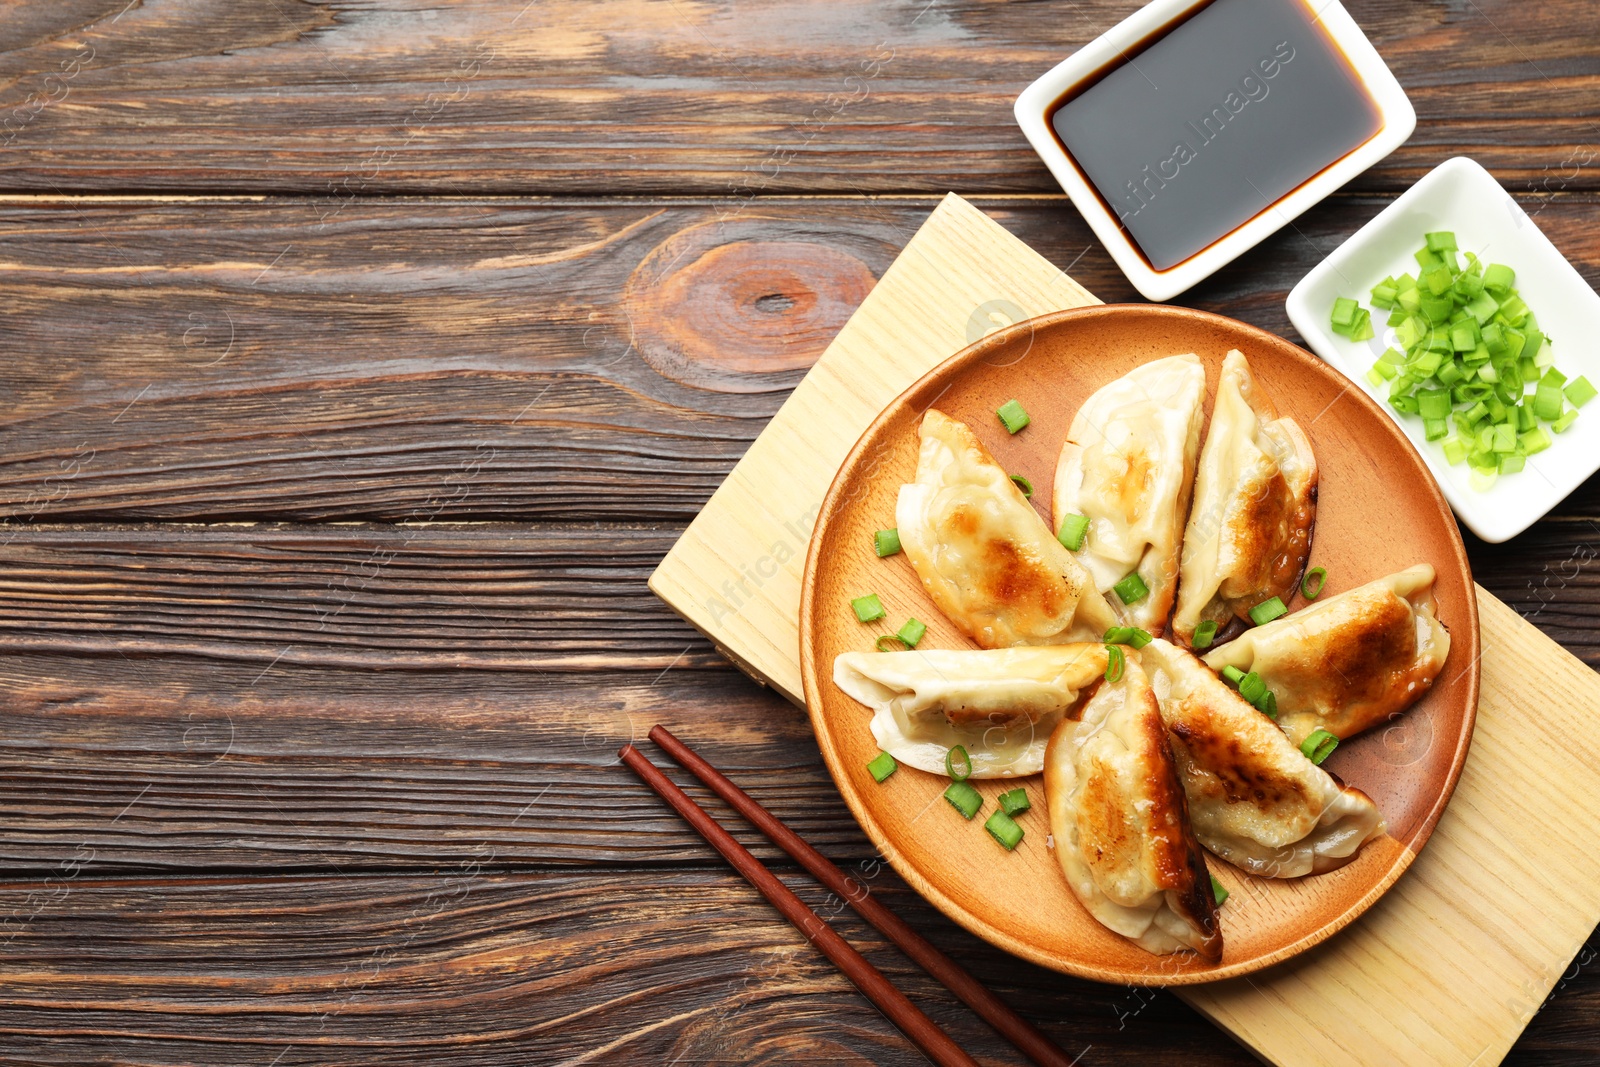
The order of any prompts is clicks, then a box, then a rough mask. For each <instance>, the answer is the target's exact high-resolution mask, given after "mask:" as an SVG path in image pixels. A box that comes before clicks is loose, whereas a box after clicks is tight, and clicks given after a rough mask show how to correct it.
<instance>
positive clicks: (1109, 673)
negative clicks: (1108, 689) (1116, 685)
mask: <svg viewBox="0 0 1600 1067" xmlns="http://www.w3.org/2000/svg"><path fill="white" fill-rule="evenodd" d="M1124 662H1125V661H1124V658H1123V655H1122V646H1121V645H1107V646H1106V681H1108V682H1115V681H1119V680H1120V679H1121V678H1122V666H1123V663H1124Z"/></svg>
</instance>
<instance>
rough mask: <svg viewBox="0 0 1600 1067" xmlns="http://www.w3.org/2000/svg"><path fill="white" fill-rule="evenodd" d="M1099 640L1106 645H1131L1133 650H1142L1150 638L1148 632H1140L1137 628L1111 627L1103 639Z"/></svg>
mask: <svg viewBox="0 0 1600 1067" xmlns="http://www.w3.org/2000/svg"><path fill="white" fill-rule="evenodd" d="M1101 640H1103V641H1105V643H1106V644H1108V645H1132V646H1133V647H1134V648H1143V647H1144V646H1145V645H1148V644H1149V643H1150V641H1151V640H1152V638H1151V637H1150V633H1149V631H1147V630H1141V629H1139V627H1137V626H1113V627H1112V628H1111V629H1109V630H1107V631H1106V635H1105V637H1104V638H1102V639H1101Z"/></svg>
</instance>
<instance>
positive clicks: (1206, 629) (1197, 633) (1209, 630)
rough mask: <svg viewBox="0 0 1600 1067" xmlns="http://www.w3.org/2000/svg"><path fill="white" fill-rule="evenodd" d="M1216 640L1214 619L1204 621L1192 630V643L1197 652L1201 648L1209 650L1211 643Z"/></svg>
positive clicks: (1215, 622)
mask: <svg viewBox="0 0 1600 1067" xmlns="http://www.w3.org/2000/svg"><path fill="white" fill-rule="evenodd" d="M1216 638H1217V621H1216V620H1215V619H1206V620H1204V621H1203V622H1201V623H1200V625H1199V626H1196V627H1195V628H1194V641H1193V642H1192V643H1193V645H1194V648H1195V649H1196V650H1197V651H1198V650H1199V649H1202V648H1210V647H1211V642H1212V641H1215V640H1216Z"/></svg>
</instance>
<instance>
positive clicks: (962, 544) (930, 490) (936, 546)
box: [895, 410, 1117, 648]
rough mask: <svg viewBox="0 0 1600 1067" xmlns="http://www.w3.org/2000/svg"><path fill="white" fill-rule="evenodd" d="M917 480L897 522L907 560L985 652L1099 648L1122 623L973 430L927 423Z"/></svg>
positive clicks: (905, 493)
mask: <svg viewBox="0 0 1600 1067" xmlns="http://www.w3.org/2000/svg"><path fill="white" fill-rule="evenodd" d="M921 433H922V447H921V451H920V452H919V454H918V457H917V475H916V481H914V482H911V483H909V484H907V485H904V486H901V488H900V499H899V502H898V504H897V506H896V508H895V520H896V523H897V525H898V526H899V529H900V544H901V547H902V548H904V550H905V553H906V558H907V559H909V560H910V561H911V566H912V567H913V568H914V569H915V570H916V572H917V577H918V578H920V579H922V585H923V588H924V589H926V590H927V591H928V595H929V596H930V597H932V598H933V602H934V603H935V604H937V605H938V606H939V610H940V611H942V612H944V613H945V615H946V616H947V617H948V618H949V619H950V621H951V622H953V623H955V624H956V625H957V626H958V627H960V628H961V631H962V632H963V633H965V634H966V635H967V636H968V637H970V638H972V640H974V641H976V642H977V643H978V644H979V645H980V646H982V647H983V648H1010V647H1013V646H1015V645H1060V644H1067V643H1069V642H1072V641H1097V640H1099V639H1100V638H1102V637H1103V636H1104V635H1105V632H1106V630H1107V629H1109V628H1111V627H1113V626H1115V625H1117V620H1116V616H1114V615H1113V614H1112V613H1111V608H1110V606H1108V605H1107V604H1106V602H1105V598H1103V597H1102V596H1100V594H1099V593H1098V592H1097V591H1096V590H1095V587H1094V581H1093V580H1092V579H1091V578H1090V577H1089V574H1088V572H1087V571H1085V570H1084V569H1083V567H1082V566H1080V565H1079V563H1078V561H1077V560H1075V559H1073V558H1072V553H1070V552H1068V551H1067V550H1066V549H1065V548H1063V547H1062V546H1061V542H1060V541H1057V540H1056V538H1055V535H1054V534H1052V533H1051V532H1050V530H1049V528H1048V527H1047V526H1045V524H1044V520H1043V519H1041V518H1040V517H1039V513H1038V512H1036V511H1034V510H1033V505H1031V504H1029V503H1028V501H1027V499H1026V498H1025V497H1024V496H1023V495H1022V490H1020V489H1018V488H1017V485H1016V483H1015V482H1013V481H1012V480H1011V476H1010V475H1009V474H1007V473H1006V471H1005V470H1004V469H1002V468H1001V467H1000V465H999V464H997V463H996V462H995V461H994V458H993V457H992V456H990V455H989V453H988V450H986V449H985V448H984V447H983V445H982V443H980V442H979V441H978V438H977V437H976V436H975V435H974V434H973V432H972V430H970V429H969V428H968V427H967V426H966V424H965V423H961V422H958V421H956V420H955V419H952V418H950V417H949V416H947V415H945V414H944V413H943V412H941V411H937V410H929V411H928V412H927V414H926V415H924V416H923V419H922V430H921Z"/></svg>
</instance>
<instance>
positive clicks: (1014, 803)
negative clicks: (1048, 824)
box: [1000, 786, 1032, 815]
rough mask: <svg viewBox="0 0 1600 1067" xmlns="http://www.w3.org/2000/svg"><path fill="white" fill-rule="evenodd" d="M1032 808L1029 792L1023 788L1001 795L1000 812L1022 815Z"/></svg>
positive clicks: (1019, 787)
mask: <svg viewBox="0 0 1600 1067" xmlns="http://www.w3.org/2000/svg"><path fill="white" fill-rule="evenodd" d="M1030 807H1032V805H1030V804H1029V803H1028V791H1027V790H1026V789H1023V788H1022V787H1021V786H1018V787H1017V788H1016V789H1012V790H1008V791H1007V792H1004V793H1001V794H1000V810H1001V811H1003V812H1005V813H1006V814H1007V815H1021V814H1022V813H1023V812H1025V811H1027V810H1028V809H1029V808H1030Z"/></svg>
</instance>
